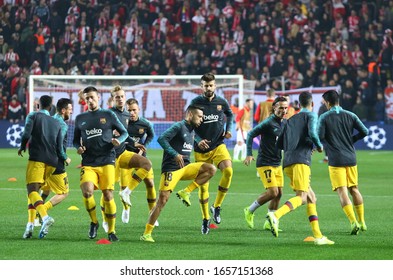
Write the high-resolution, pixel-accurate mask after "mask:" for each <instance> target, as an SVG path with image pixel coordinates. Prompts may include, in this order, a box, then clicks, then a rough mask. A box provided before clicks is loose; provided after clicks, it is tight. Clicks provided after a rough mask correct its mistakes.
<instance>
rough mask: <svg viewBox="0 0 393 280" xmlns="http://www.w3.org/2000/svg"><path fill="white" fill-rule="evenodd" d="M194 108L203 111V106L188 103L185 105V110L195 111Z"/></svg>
mask: <svg viewBox="0 0 393 280" xmlns="http://www.w3.org/2000/svg"><path fill="white" fill-rule="evenodd" d="M196 110H201V111H202V112H203V108H202V107H199V106H195V105H190V106H188V107H187V110H186V112H191V113H195V111H196Z"/></svg>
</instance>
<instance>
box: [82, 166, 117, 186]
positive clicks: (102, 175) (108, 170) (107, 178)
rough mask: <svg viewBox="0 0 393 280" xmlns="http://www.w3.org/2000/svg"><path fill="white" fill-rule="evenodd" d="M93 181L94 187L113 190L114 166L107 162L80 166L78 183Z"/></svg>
mask: <svg viewBox="0 0 393 280" xmlns="http://www.w3.org/2000/svg"><path fill="white" fill-rule="evenodd" d="M87 182H90V183H93V184H94V187H95V189H100V190H114V189H115V166H114V165H111V164H108V165H105V166H96V167H94V166H82V168H81V172H80V184H81V185H82V184H83V183H87Z"/></svg>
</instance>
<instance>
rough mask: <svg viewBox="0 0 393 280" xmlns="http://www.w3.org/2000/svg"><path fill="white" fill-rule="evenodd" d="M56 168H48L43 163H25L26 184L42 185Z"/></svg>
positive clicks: (30, 161)
mask: <svg viewBox="0 0 393 280" xmlns="http://www.w3.org/2000/svg"><path fill="white" fill-rule="evenodd" d="M55 170H56V167H54V166H49V165H47V164H45V163H43V162H39V161H32V160H29V161H28V163H27V170H26V184H31V183H40V184H42V183H44V182H45V181H46V180H47V179H48V178H49V177H50V176H51V175H52V173H53V172H55Z"/></svg>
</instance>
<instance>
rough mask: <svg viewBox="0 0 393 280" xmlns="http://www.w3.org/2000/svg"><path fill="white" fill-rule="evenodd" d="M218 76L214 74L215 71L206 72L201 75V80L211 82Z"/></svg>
mask: <svg viewBox="0 0 393 280" xmlns="http://www.w3.org/2000/svg"><path fill="white" fill-rule="evenodd" d="M215 79H216V77H215V76H214V74H213V73H206V74H204V75H203V76H202V77H201V82H207V83H208V82H211V81H214V80H215Z"/></svg>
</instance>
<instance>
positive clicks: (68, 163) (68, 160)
mask: <svg viewBox="0 0 393 280" xmlns="http://www.w3.org/2000/svg"><path fill="white" fill-rule="evenodd" d="M64 162H65V164H66V165H67V166H68V165H70V163H71V159H70V158H69V157H68V158H67V159H66V160H65V161H64Z"/></svg>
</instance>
